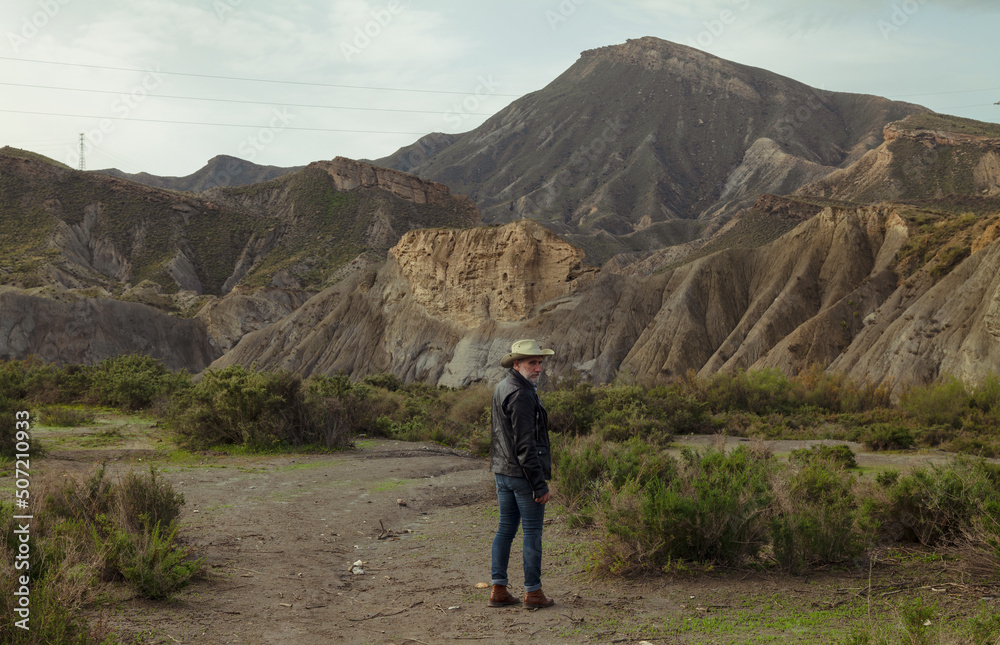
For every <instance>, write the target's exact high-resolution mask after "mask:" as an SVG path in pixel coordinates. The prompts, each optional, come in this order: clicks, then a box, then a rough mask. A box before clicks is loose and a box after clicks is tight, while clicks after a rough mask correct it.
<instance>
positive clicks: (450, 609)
mask: <svg viewBox="0 0 1000 645" xmlns="http://www.w3.org/2000/svg"><path fill="white" fill-rule="evenodd" d="M461 608H462V607H461V606H460V605H452V606H451V607H448V611H455V610H456V609H461Z"/></svg>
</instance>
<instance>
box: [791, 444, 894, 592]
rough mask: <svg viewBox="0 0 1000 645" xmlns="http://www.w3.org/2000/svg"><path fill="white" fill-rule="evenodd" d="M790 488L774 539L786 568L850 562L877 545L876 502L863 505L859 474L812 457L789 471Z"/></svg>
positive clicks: (795, 569) (794, 568) (796, 568)
mask: <svg viewBox="0 0 1000 645" xmlns="http://www.w3.org/2000/svg"><path fill="white" fill-rule="evenodd" d="M786 486H787V495H786V496H785V498H784V499H783V500H782V503H781V508H780V511H779V512H778V513H777V514H776V517H775V520H774V524H773V530H774V534H773V538H772V539H773V551H774V558H775V560H776V561H777V562H778V565H779V566H781V567H782V568H783V569H786V570H788V571H793V572H798V571H799V570H801V569H802V568H803V567H804V566H812V565H818V564H827V563H836V562H844V561H846V560H850V559H852V558H855V557H857V556H859V555H861V554H862V553H863V552H864V551H865V550H866V549H867V548H868V547H870V546H871V544H872V543H873V541H874V537H875V533H876V531H875V523H874V522H873V521H872V518H871V513H872V509H871V504H870V503H861V504H859V501H858V496H857V495H855V493H854V477H852V476H851V475H849V474H848V473H847V472H846V471H845V470H844V468H843V467H842V466H841V465H839V464H835V463H833V462H831V461H827V460H822V459H814V460H811V461H807V462H806V463H805V465H804V466H803V467H802V468H801V469H798V470H796V471H794V472H793V473H791V474H790V475H788V479H787V484H786Z"/></svg>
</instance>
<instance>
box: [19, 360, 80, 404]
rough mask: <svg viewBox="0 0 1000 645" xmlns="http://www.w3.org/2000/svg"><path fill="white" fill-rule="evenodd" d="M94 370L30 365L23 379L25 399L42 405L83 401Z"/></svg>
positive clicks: (77, 366) (76, 367) (67, 366)
mask: <svg viewBox="0 0 1000 645" xmlns="http://www.w3.org/2000/svg"><path fill="white" fill-rule="evenodd" d="M95 369H96V368H95V367H93V366H90V365H63V366H57V365H52V364H44V365H43V364H37V365H32V367H31V369H30V370H29V371H28V374H27V377H26V379H25V390H26V391H27V394H26V398H27V399H28V400H29V401H31V402H32V403H37V404H43V405H44V404H53V403H76V402H81V401H84V400H85V399H86V398H87V394H88V392H90V388H91V377H92V375H93V373H94V370H95Z"/></svg>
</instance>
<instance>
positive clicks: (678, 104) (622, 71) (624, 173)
mask: <svg viewBox="0 0 1000 645" xmlns="http://www.w3.org/2000/svg"><path fill="white" fill-rule="evenodd" d="M922 112H926V109H925V108H922V107H920V106H917V105H913V104H908V103H900V102H894V101H889V100H887V99H883V98H880V97H876V96H864V95H857V94H846V93H840V92H824V91H821V90H817V89H815V88H811V87H809V86H806V85H804V84H802V83H799V82H797V81H794V80H792V79H789V78H785V77H782V76H779V75H777V74H774V73H772V72H768V71H766V70H762V69H758V68H753V67H748V66H745V65H740V64H737V63H732V62H729V61H726V60H723V59H720V58H716V57H714V56H711V55H708V54H705V53H704V52H700V51H698V50H695V49H692V48H689V47H685V46H683V45H677V44H674V43H669V42H667V41H663V40H659V39H656V38H641V39H638V40H630V41H628V42H627V43H625V44H622V45H615V46H611V47H603V48H600V49H596V50H590V51H585V52H583V54H581V56H580V59H579V60H578V61H577V62H576V64H574V65H573V66H572V67H570V68H569V69H568V70H567V71H566V72H565V73H563V74H562V75H561V76H559V77H558V78H557V79H555V80H554V81H552V82H551V83H550V84H549V85H548V86H546V87H545V88H543V89H541V90H539V91H537V92H534V93H532V94H529V95H527V96H524V97H522V98H520V99H518V100H516V101H514V102H513V103H512V104H511V105H510V106H508V107H507V108H505V109H503V110H501V111H500V112H498V113H497V114H496V115H494V116H493V117H491V118H489V119H487V121H486V122H485V123H483V125H481V126H480V127H478V128H476V129H475V130H473V131H471V132H468V133H465V134H463V135H460V136H456V138H455V139H454V141H450V140H443V139H441V138H440V137H436V138H435V137H425V138H424V139H422V140H421V142H418V143H417V144H414V146H411V147H410V148H408V149H403V150H400V151H398V152H397V153H395V154H394V155H392V156H390V157H386V158H384V159H380V160H378V161H377V163H379V164H382V165H390V166H393V167H397V168H401V169H407V170H411V171H412V172H415V173H416V174H417V175H419V176H421V177H425V178H428V179H432V180H434V181H438V182H441V183H444V184H447V185H448V186H450V187H451V188H452V190H454V191H455V192H458V193H461V194H465V195H468V196H469V197H471V198H472V199H473V200H475V201H476V203H477V204H478V205H479V207H480V209H481V210H482V212H483V219H484V221H486V222H493V223H502V222H509V221H512V220H514V219H518V218H521V217H529V218H532V219H537V220H539V221H542V222H544V223H545V224H546V225H547V226H549V227H550V228H552V229H553V230H555V231H557V232H558V233H560V234H561V235H565V236H567V237H566V239H572V240H573V242H574V243H576V244H579V245H580V246H582V247H583V248H584V249H585V250H586V251H587V254H588V262H589V263H591V264H602V263H603V262H604V261H606V260H608V259H609V258H610V257H612V256H613V255H614V254H616V253H619V252H635V251H648V250H652V249H657V248H660V247H663V246H665V245H673V244H679V243H683V242H686V241H689V240H693V239H696V238H699V237H700V236H701V235H703V233H704V232H705V226H704V224H703V223H700V222H699V221H698V220H711V219H715V218H722V219H726V218H728V217H729V216H730V215H731V214H732V213H734V212H735V211H736V210H737V209H738V208H741V207H747V206H750V205H752V204H753V202H754V201H755V200H756V198H757V196H758V195H759V194H761V193H774V194H787V193H790V192H792V191H794V190H795V189H796V188H798V187H799V186H801V185H803V184H806V183H809V182H812V181H815V180H817V179H820V178H822V177H824V176H825V175H827V174H829V173H830V172H833V171H834V170H836V169H838V168H844V167H846V166H849V165H850V164H851V163H853V162H854V161H856V160H857V159H859V158H861V157H862V156H863V155H864V154H865V152H867V151H868V150H870V149H872V148H874V147H876V146H878V145H879V144H880V143H881V142H882V131H883V127H884V126H885V124H886V123H889V122H890V121H896V120H899V119H902V118H904V117H905V116H907V115H909V114H915V113H922ZM425 156H426V157H427V160H426V161H423V162H420V163H416V164H414V162H415V161H420V159H422V158H423V157H425ZM599 232H601V233H603V234H602V235H592V234H596V233H599ZM570 236H572V237H570Z"/></svg>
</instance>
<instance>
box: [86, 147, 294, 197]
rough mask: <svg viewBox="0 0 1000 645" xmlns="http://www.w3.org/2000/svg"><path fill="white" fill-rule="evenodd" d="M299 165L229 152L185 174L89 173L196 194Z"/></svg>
mask: <svg viewBox="0 0 1000 645" xmlns="http://www.w3.org/2000/svg"><path fill="white" fill-rule="evenodd" d="M301 168H302V166H293V167H291V168H280V167H278V166H260V165H257V164H255V163H252V162H249V161H245V160H243V159H239V158H238V157H230V156H229V155H217V156H215V157H212V158H211V159H209V160H208V163H207V164H205V166H204V167H203V168H201V169H200V170H197V171H195V172H193V173H192V174H190V175H187V176H186V177H160V176H157V175H151V174H149V173H147V172H140V173H135V174H130V173H127V172H122V171H121V170H118V169H117V168H108V169H105V170H95V171H93V172H95V173H97V174H101V175H108V176H109V177H117V178H119V179H128V180H129V181H134V182H136V183H139V184H145V185H146V186H153V187H154V188H165V189H167V190H176V191H179V192H185V193H200V192H202V191H205V190H208V189H209V188H215V187H217V186H247V185H249V184H259V183H261V182H264V181H268V180H271V179H274V178H275V177H280V176H282V175H286V174H288V173H290V172H294V171H296V170H299V169H301Z"/></svg>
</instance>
